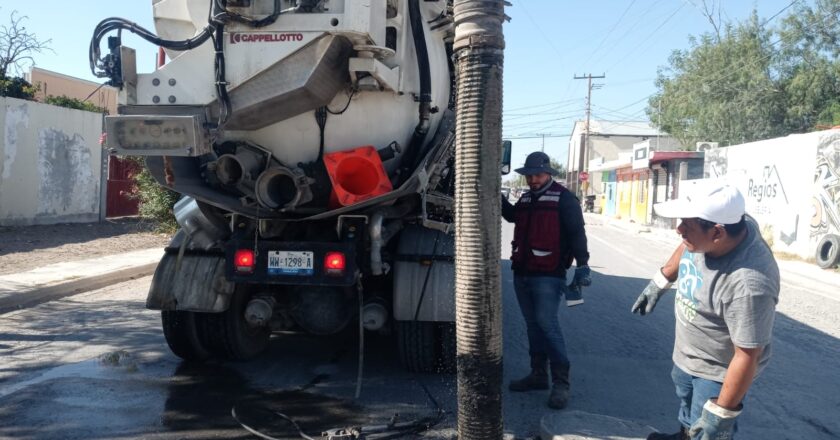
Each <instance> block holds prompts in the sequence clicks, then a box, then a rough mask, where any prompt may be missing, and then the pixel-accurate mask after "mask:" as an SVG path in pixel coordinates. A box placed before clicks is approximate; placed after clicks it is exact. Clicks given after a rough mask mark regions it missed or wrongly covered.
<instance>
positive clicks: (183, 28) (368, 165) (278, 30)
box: [90, 0, 509, 371]
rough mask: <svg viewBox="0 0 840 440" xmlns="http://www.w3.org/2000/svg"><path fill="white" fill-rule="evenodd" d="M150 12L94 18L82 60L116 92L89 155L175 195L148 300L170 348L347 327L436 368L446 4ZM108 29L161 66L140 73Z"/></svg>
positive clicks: (447, 309) (448, 277)
mask: <svg viewBox="0 0 840 440" xmlns="http://www.w3.org/2000/svg"><path fill="white" fill-rule="evenodd" d="M152 7H153V10H154V21H155V28H156V29H155V32H151V31H149V30H145V29H142V28H140V27H139V26H137V25H136V24H135V23H132V22H130V21H127V20H123V19H119V18H109V19H105V20H103V21H102V22H101V23H99V25H98V26H97V27H96V30H95V31H94V35H93V39H92V41H91V46H90V63H91V69H92V71H93V72H94V74H96V75H97V76H99V77H103V78H108V79H109V83H110V84H112V85H115V86H117V87H119V89H120V93H119V110H118V114H117V115H112V116H107V117H106V132H107V144H106V148H108V149H109V150H110V151H111V152H112V153H115V154H121V155H133V156H144V157H145V160H146V165H147V167H148V169H149V170H150V172H151V173H152V175H153V176H154V177H155V179H156V180H157V181H158V182H159V183H160V184H161V185H163V186H164V187H166V188H169V189H171V190H173V191H176V192H178V193H180V194H182V195H183V198H182V199H181V200H180V201H179V202H178V203H177V204H176V205H175V217H176V219H177V221H178V224H179V225H180V230H179V231H178V233H177V234H176V236H175V237H174V239H173V240H172V242H171V244H170V245H169V246H168V247H167V249H166V254H165V256H164V257H163V259H162V260H161V262H160V264H159V265H158V267H157V270H156V272H155V276H154V279H153V282H152V286H151V288H150V292H149V294H148V298H147V302H146V306H147V307H148V308H150V309H155V310H161V317H162V326H163V330H164V334H165V336H166V340H167V342H168V344H169V347H170V348H171V350H172V352H173V353H175V354H176V355H178V356H180V357H181V358H183V359H187V360H204V359H207V358H210V357H222V358H230V359H248V358H251V357H253V356H256V355H257V354H259V353H260V352H262V351H263V350H264V349H265V348H266V346H267V344H268V342H269V337H270V335H271V334H272V332H273V331H278V330H289V329H297V330H302V331H306V332H311V333H314V334H319V335H330V334H336V333H338V332H341V331H343V330H344V329H345V328H346V327H347V326H348V324H350V323H351V322H353V323H359V321H357V319H360V320H361V325H363V326H364V328H365V329H366V330H367V331H380V332H390V331H391V330H392V329H393V330H394V331H395V334H396V337H397V343H398V348H399V353H400V356H401V359H402V360H403V362H404V363H405V365H406V366H407V367H408V368H409V369H410V370H414V371H431V370H434V369H436V368H439V367H440V366H442V365H447V364H449V365H450V366H451V365H452V362H454V324H453V321H454V309H455V307H454V269H453V266H454V262H453V255H454V249H453V248H454V244H453V243H454V240H453V236H452V234H453V231H452V228H453V192H454V190H453V186H454V159H453V155H454V117H455V115H454V99H455V98H454V96H453V95H454V89H453V83H454V73H453V67H452V61H451V55H452V38H453V34H454V24H453V19H452V16H453V12H452V4H451V1H445V0H440V1H429V0H422V1H421V0H379V1H371V0H153V1H152ZM123 30H127V31H131V32H134V33H136V34H138V35H140V36H141V37H143V38H144V39H146V40H148V41H150V42H152V43H153V44H156V45H158V46H160V47H161V48H162V49H161V50H162V52H165V55H166V57H168V58H169V60H170V61H169V62H166V63H161V64H160V66H159V67H158V68H157V69H156V70H155V71H153V72H151V73H138V72H137V68H136V63H135V52H134V50H133V49H131V48H129V47H126V46H123V45H122V44H121V40H120V35H121V32H122V31H123ZM106 37H107V41H103V40H104V39H105V38H106ZM106 43H107V44H106ZM102 46H104V47H102ZM506 157H508V158H509V150H508V151H507V154H506ZM507 162H508V164H507V165H508V168H509V159H508V160H507ZM503 166H504V165H503ZM489 257H495V256H489Z"/></svg>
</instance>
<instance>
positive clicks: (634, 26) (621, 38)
mask: <svg viewBox="0 0 840 440" xmlns="http://www.w3.org/2000/svg"><path fill="white" fill-rule="evenodd" d="M662 1H663V0H656V2H654V3H652V4H651V5H650V6H649V7H648V8H647V9H645V10H644V11H642V13H641V14H640V15H639V19H638V20H636V21H635V22H634V23H633V24H632V25H630V27H629V28H628V29H627V30H626V31H625V32H624V33H623V34H621V36H620V37H618V41H622V40H624V37H626V36H627V35H628V34H630V31H632V30H633V29H634V28H636V26H638V25H639V24H640V23H641V22H642V19H644V18H645V16H646V15H647V14H648V12H650V11H651V10H653V8H655V7H656V5H658V4H659V3H662ZM610 49H611V50H608V51H606V52H604V54H603V55H601V56H600V57H598V58H597V59H596V60H595V61H594V63H596V64H597V63H599V62H601V60H603V59H604V57H606V56H607V54H609V53H610V52H612V49H615V46H612V47H611V48H610Z"/></svg>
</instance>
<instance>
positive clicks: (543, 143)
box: [534, 133, 546, 153]
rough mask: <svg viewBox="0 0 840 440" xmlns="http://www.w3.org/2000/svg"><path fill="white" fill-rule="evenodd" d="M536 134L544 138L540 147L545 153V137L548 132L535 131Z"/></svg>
mask: <svg viewBox="0 0 840 440" xmlns="http://www.w3.org/2000/svg"><path fill="white" fill-rule="evenodd" d="M534 134H536V135H537V136H539V137H541V138H542V147H540V151H542V152H543V153H545V137H546V133H534Z"/></svg>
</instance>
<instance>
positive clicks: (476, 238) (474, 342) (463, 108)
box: [453, 0, 504, 440]
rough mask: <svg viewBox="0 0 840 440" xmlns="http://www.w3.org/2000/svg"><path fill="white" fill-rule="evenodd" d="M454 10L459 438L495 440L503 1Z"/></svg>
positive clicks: (480, 0)
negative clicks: (456, 97)
mask: <svg viewBox="0 0 840 440" xmlns="http://www.w3.org/2000/svg"><path fill="white" fill-rule="evenodd" d="M454 12H455V25H456V28H455V42H454V44H453V48H454V50H455V63H456V88H457V93H458V95H457V96H458V99H457V108H456V112H457V116H456V122H455V322H456V337H457V347H458V354H457V359H458V409H459V411H458V438H460V439H462V440H478V439H482V440H486V439H499V440H500V439H502V437H503V434H504V431H503V426H502V393H501V385H502V302H501V266H500V262H499V258H498V256H499V252H500V247H501V222H500V215H501V206H500V204H499V192H500V191H501V174H500V171H501V170H500V163H501V147H502V138H501V127H502V67H503V64H504V63H503V61H504V55H503V54H504V37H503V35H502V21H503V19H504V0H456V1H455V6H454Z"/></svg>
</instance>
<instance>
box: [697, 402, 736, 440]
mask: <svg viewBox="0 0 840 440" xmlns="http://www.w3.org/2000/svg"><path fill="white" fill-rule="evenodd" d="M716 400H717V399H709V400H708V401H706V404H705V405H703V414H701V415H700V418H699V419H697V421H696V422H694V424H693V425H691V429H689V430H688V436H689V437H690V438H692V439H695V440H730V439H731V438H732V432H733V431H734V430H735V420H736V419H737V418H738V415H739V414H741V408H743V407H744V406H743V405H738V409H736V410H731V409H726V408H724V407H722V406H719V405H718V404H717V403H716V402H715V401H716Z"/></svg>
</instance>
